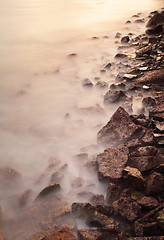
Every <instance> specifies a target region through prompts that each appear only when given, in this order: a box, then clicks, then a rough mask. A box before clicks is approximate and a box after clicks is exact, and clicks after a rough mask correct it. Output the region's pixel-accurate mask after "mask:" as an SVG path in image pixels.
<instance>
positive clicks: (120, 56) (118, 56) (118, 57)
mask: <svg viewBox="0 0 164 240" xmlns="http://www.w3.org/2000/svg"><path fill="white" fill-rule="evenodd" d="M127 57H128V56H127V55H126V54H124V53H117V54H116V55H115V58H116V59H123V58H127Z"/></svg>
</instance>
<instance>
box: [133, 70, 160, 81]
mask: <svg viewBox="0 0 164 240" xmlns="http://www.w3.org/2000/svg"><path fill="white" fill-rule="evenodd" d="M163 78H164V68H161V69H159V70H153V71H148V72H146V73H145V74H144V75H143V76H142V77H140V78H139V79H137V82H140V83H151V84H160V83H163Z"/></svg>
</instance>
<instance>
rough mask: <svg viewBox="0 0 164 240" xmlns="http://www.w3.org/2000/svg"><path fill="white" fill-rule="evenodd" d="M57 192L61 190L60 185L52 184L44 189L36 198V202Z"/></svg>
mask: <svg viewBox="0 0 164 240" xmlns="http://www.w3.org/2000/svg"><path fill="white" fill-rule="evenodd" d="M59 190H61V187H60V184H59V183H52V184H50V185H49V186H47V187H46V188H44V189H43V190H42V191H41V192H40V193H39V194H38V196H37V198H36V200H38V199H42V198H44V197H46V196H48V195H50V194H53V193H56V192H58V191H59Z"/></svg>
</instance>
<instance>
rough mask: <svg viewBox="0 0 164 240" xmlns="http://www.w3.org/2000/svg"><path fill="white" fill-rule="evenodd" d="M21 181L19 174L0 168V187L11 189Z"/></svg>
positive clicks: (12, 170) (9, 169)
mask: <svg viewBox="0 0 164 240" xmlns="http://www.w3.org/2000/svg"><path fill="white" fill-rule="evenodd" d="M20 179H21V174H20V173H19V172H18V171H16V170H15V169H13V168H9V167H5V168H0V186H1V187H2V188H3V187H12V186H13V185H15V184H18V182H19V181H20Z"/></svg>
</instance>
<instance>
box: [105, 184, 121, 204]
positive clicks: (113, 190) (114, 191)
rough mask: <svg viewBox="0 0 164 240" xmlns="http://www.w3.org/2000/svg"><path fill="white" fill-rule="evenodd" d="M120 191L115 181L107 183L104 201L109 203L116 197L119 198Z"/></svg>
mask: <svg viewBox="0 0 164 240" xmlns="http://www.w3.org/2000/svg"><path fill="white" fill-rule="evenodd" d="M121 191H122V189H121V186H119V185H117V184H115V183H108V187H107V191H106V202H107V203H108V204H110V203H111V202H113V201H116V199H118V198H119V196H120V194H121Z"/></svg>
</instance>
